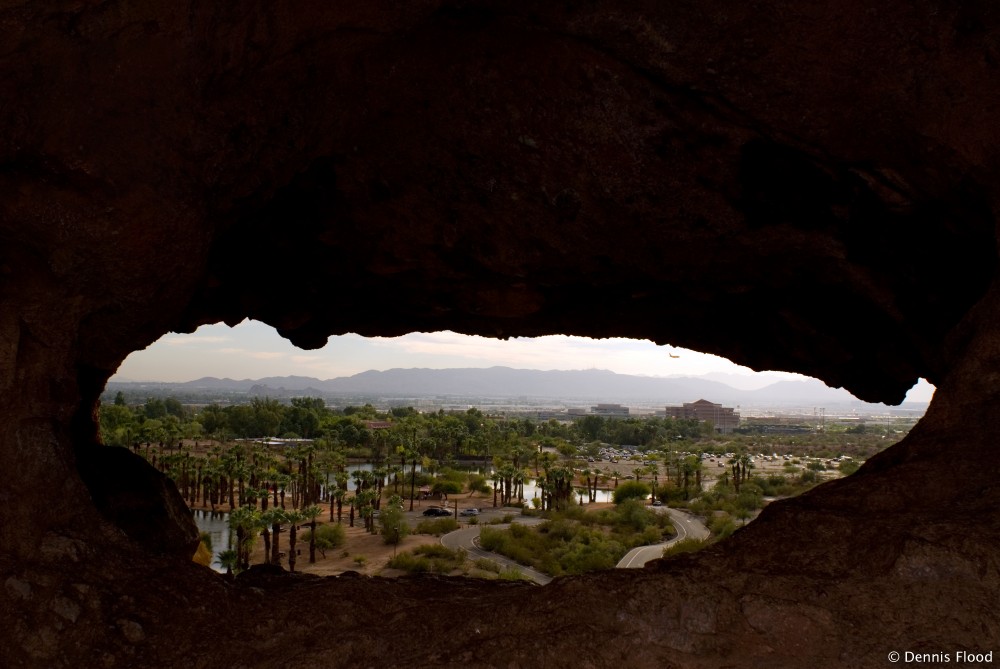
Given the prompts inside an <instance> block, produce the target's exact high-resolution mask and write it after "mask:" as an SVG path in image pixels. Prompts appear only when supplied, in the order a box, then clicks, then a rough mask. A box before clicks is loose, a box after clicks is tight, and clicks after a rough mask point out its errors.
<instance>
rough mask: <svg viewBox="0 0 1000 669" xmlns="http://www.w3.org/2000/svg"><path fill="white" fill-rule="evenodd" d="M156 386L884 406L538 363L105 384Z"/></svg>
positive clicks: (815, 393) (839, 393) (775, 386)
mask: <svg viewBox="0 0 1000 669" xmlns="http://www.w3.org/2000/svg"><path fill="white" fill-rule="evenodd" d="M723 378H724V377H723ZM153 386H155V387H156V388H160V389H171V390H174V391H176V392H178V393H180V392H183V393H185V394H211V393H221V392H229V393H247V394H251V395H258V396H271V397H287V396H295V395H299V396H321V397H330V396H338V395H339V396H343V395H350V396H374V397H395V398H410V397H412V398H417V397H465V398H470V397H475V398H483V397H488V398H518V399H531V400H542V399H556V400H563V401H567V402H572V401H579V402H583V401H586V402H621V403H628V402H642V403H646V404H658V405H679V404H683V403H684V402H693V401H695V400H698V399H707V400H710V401H712V402H719V403H721V404H725V405H727V406H735V405H740V406H744V407H834V406H839V407H845V406H852V407H856V408H861V407H864V406H873V407H881V406H882V405H868V404H867V403H865V402H862V401H860V400H858V399H857V398H855V397H854V396H853V395H851V394H850V393H849V392H847V391H846V390H844V389H842V388H830V387H828V386H826V385H825V384H824V383H823V382H821V381H818V380H816V379H809V378H803V379H802V380H797V379H791V380H789V379H785V380H776V381H775V382H773V383H770V384H769V385H766V386H764V387H761V388H757V389H749V388H747V387H746V384H743V387H741V388H736V387H733V385H729V384H727V383H723V382H720V381H717V380H714V379H713V378H710V377H697V376H687V377H646V376H633V375H628V374H618V373H615V372H610V371H607V370H596V369H591V370H574V371H560V370H549V371H542V370H531V369H512V368H510V367H490V368H486V369H482V368H461V369H389V370H386V371H375V370H370V371H367V372H361V373H360V374H355V375H353V376H346V377H339V378H335V379H328V380H325V381H324V380H320V379H316V378H312V377H304V376H277V377H267V378H262V379H243V380H234V379H228V378H225V379H218V378H214V377H204V378H200V379H197V380H194V381H188V382H185V383H144V384H140V383H131V382H129V383H125V382H116V381H112V382H110V383H109V384H108V390H110V391H114V390H118V389H133V390H139V388H140V387H145V388H149V387H153ZM925 406H926V405H925V404H923V403H919V404H918V403H913V405H912V406H911V405H909V404H908V405H906V407H904V408H920V409H922V408H924V407H925Z"/></svg>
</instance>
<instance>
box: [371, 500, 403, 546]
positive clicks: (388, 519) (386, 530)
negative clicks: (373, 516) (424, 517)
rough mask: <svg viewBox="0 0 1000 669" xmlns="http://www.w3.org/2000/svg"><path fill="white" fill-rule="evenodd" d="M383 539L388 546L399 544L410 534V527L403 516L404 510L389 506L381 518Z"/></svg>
mask: <svg viewBox="0 0 1000 669" xmlns="http://www.w3.org/2000/svg"><path fill="white" fill-rule="evenodd" d="M378 520H379V524H380V525H381V526H382V527H381V530H380V532H381V534H382V539H383V540H384V541H385V543H387V544H398V543H399V542H400V541H402V540H403V539H405V538H406V536H407V535H409V533H410V526H409V525H408V524H407V522H406V517H405V516H404V515H403V509H402V508H400V507H398V506H393V505H391V504H390V505H389V507H388V508H386V509H384V510H383V511H382V514H381V515H380V516H379V519H378Z"/></svg>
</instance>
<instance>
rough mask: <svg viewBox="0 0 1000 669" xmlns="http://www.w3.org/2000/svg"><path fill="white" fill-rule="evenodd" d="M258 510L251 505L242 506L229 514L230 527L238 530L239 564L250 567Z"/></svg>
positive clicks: (237, 548)
mask: <svg viewBox="0 0 1000 669" xmlns="http://www.w3.org/2000/svg"><path fill="white" fill-rule="evenodd" d="M257 516H258V514H257V512H256V511H255V510H253V509H251V508H250V507H247V506H244V507H240V508H238V509H236V510H234V511H232V512H231V513H230V514H229V527H230V529H231V530H233V529H235V530H236V551H237V554H238V555H237V566H238V567H239V568H240V569H249V568H250V548H251V547H252V546H253V540H254V537H255V530H256V529H257V519H258V518H257Z"/></svg>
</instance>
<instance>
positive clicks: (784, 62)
mask: <svg viewBox="0 0 1000 669" xmlns="http://www.w3.org/2000/svg"><path fill="white" fill-rule="evenodd" d="M997 13H998V10H997V9H995V8H994V5H993V3H990V2H985V1H983V2H964V3H950V2H944V1H943V0H940V1H932V0H925V1H922V2H915V3H909V4H908V5H907V6H905V7H903V6H899V3H890V2H886V1H878V0H876V1H875V2H865V3H861V2H855V1H854V0H847V1H846V2H838V3H813V4H811V5H810V6H808V7H805V6H803V5H802V3H797V2H791V1H788V2H782V1H779V0H773V1H770V2H756V3H743V4H739V5H737V4H734V3H728V2H722V1H719V2H715V1H709V2H705V1H701V2H671V3H662V2H653V1H652V0H650V1H648V2H643V1H640V0H636V1H634V2H626V1H620V2H612V1H610V0H606V1H602V0H593V1H590V2H566V3H543V4H542V5H541V6H538V7H527V6H524V3H515V2H510V1H509V0H507V1H503V0H496V1H494V2H490V1H486V0H484V1H481V2H476V1H468V2H459V1H455V2H443V1H441V0H425V1H423V2H417V1H414V2H407V3H400V2H389V1H385V2H379V1H377V0H365V1H364V2H360V1H359V2H338V3H327V2H295V3H290V2H273V1H269V2H247V3H243V4H241V5H239V6H233V7H230V8H215V7H208V6H205V4H204V3H191V4H190V6H188V7H185V8H181V7H180V6H178V5H176V3H175V4H168V3H164V2H158V1H155V0H136V1H134V2H130V3H120V2H111V1H104V2H102V1H96V2H80V1H70V0H65V1H63V2H56V3H48V4H46V5H45V6H42V5H39V4H37V3H17V2H13V3H6V4H4V5H3V6H2V7H0V44H3V45H4V48H3V49H2V52H0V100H2V101H3V102H2V109H3V112H2V113H0V304H2V308H0V416H2V417H3V421H2V422H0V471H4V472H6V473H7V476H6V477H5V480H4V485H3V486H0V580H3V581H4V589H3V590H2V591H0V597H3V598H5V599H4V605H3V606H0V629H2V630H4V632H2V634H3V635H5V637H6V639H5V643H3V644H0V663H2V664H3V665H4V666H12V667H17V666H45V667H53V666H109V667H111V666H142V667H153V666H165V667H166V666H177V665H190V666H218V665H220V664H230V665H232V666H246V667H257V666H259V667H269V666H274V665H275V664H276V663H278V662H281V663H285V662H290V661H294V662H295V663H296V664H298V665H300V666H304V667H308V666H319V665H321V664H322V665H323V666H328V665H329V664H330V663H331V661H333V662H334V663H336V664H338V666H339V664H341V663H342V664H345V665H346V664H348V663H351V664H357V665H358V666H367V665H368V664H376V663H377V664H382V665H394V664H402V663H404V659H403V658H405V663H407V664H413V663H422V664H425V665H430V666H458V665H463V666H466V665H468V664H470V663H476V664H479V665H483V666H524V665H527V664H529V663H531V664H537V665H539V666H568V665H573V666H602V667H603V666H608V665H610V664H612V663H622V662H628V663H630V664H632V665H634V666H657V667H663V666H683V667H699V666H706V667H715V666H723V665H725V666H788V667H795V666H804V665H809V666H817V667H825V666H829V667H835V666H876V665H878V666H884V665H883V662H884V661H885V660H884V658H885V655H886V653H888V651H890V650H897V651H900V652H902V651H905V650H924V651H928V652H932V651H937V650H940V651H948V650H951V651H954V650H957V649H980V650H990V649H991V647H990V643H995V640H996V639H998V638H1000V617H998V614H997V613H996V607H995V603H996V601H997V600H998V594H1000V583H998V564H997V558H996V556H995V548H994V547H995V546H996V545H998V542H997V540H998V538H1000V536H998V535H1000V527H998V520H997V515H996V511H995V510H996V508H997V502H998V498H1000V489H998V486H997V484H996V479H997V471H996V466H995V464H994V461H995V456H994V454H993V444H992V430H993V428H994V427H995V426H996V425H997V424H998V419H1000V415H998V407H1000V403H998V401H997V400H998V398H997V393H998V390H997V388H1000V383H997V381H998V379H997V371H996V370H997V369H998V366H997V364H996V363H997V360H996V356H997V351H998V350H1000V346H998V343H1000V342H998V341H997V335H996V334H995V330H996V328H995V325H996V323H997V320H998V316H1000V304H998V297H1000V292H998V287H997V283H996V281H997V243H996V220H995V218H996V211H997V206H998V201H1000V198H998V186H997V184H998V183H1000V180H998V176H1000V174H998V172H1000V160H998V146H1000V143H998V141H997V132H998V130H997V128H998V126H997V124H996V122H995V116H996V111H997V109H998V102H1000V92H998V87H997V86H996V83H995V82H996V74H997V64H998V59H1000V53H998V44H1000V22H998V16H997ZM245 317H253V318H257V319H260V320H263V321H265V322H267V323H270V324H271V325H273V326H275V327H276V328H277V329H278V330H279V332H281V334H282V335H284V336H286V337H288V338H289V339H290V340H291V341H293V342H294V343H296V344H297V345H299V346H303V347H307V348H308V347H317V346H321V345H322V344H323V343H324V342H325V339H326V337H327V336H328V335H330V334H333V333H342V332H348V331H353V332H360V333H362V334H370V335H374V334H381V335H393V334H399V333H403V332H408V331H414V330H441V329H451V330H456V331H460V332H468V333H479V334H484V335H490V336H498V337H507V336H515V335H538V334H545V333H573V334H582V335H591V336H597V337H604V336H633V337H644V338H649V339H652V340H654V341H657V342H660V343H671V344H675V345H681V346H688V347H692V348H697V349H699V350H703V351H709V352H713V353H718V354H720V355H725V356H727V357H729V358H731V359H732V360H734V361H736V362H739V363H742V364H746V365H749V366H752V367H755V368H758V369H764V368H774V369H785V370H790V371H799V372H803V373H807V374H811V375H814V376H817V377H819V378H822V379H823V380H825V381H827V382H828V383H829V384H831V385H836V386H845V387H847V388H848V389H849V390H851V391H852V392H854V393H855V394H856V395H858V396H859V397H861V398H863V399H867V400H881V401H887V402H897V401H899V400H901V399H902V396H903V394H904V392H905V391H906V389H907V388H908V387H909V386H910V385H912V383H913V382H915V380H916V379H917V378H918V377H921V376H922V377H925V378H927V379H929V380H931V381H932V382H933V383H935V384H936V385H937V386H938V393H937V395H936V397H935V401H934V404H933V406H932V408H931V410H930V412H929V413H928V415H927V416H926V417H925V419H924V420H923V421H922V422H921V424H920V425H919V426H918V428H917V429H916V430H914V432H913V433H912V434H911V435H910V436H909V437H908V438H907V439H906V440H905V441H904V442H903V443H901V444H899V445H897V446H896V447H894V448H892V449H890V450H888V451H886V452H885V453H883V454H882V455H881V456H879V457H878V458H875V459H873V460H872V461H871V462H869V463H868V464H867V465H866V466H865V467H864V468H863V469H862V471H861V472H859V473H858V475H856V476H853V477H851V478H850V479H847V480H844V481H842V482H838V483H835V484H829V485H825V486H822V487H821V488H819V489H817V490H816V491H814V492H812V493H810V494H808V495H805V496H803V497H802V498H800V499H796V500H793V501H790V502H787V503H782V504H776V505H774V506H772V507H770V508H769V509H768V510H767V512H766V513H765V514H764V515H763V516H762V518H761V519H760V520H759V521H757V522H755V523H754V524H753V525H752V526H751V527H750V528H748V529H747V530H745V531H741V532H739V533H738V534H737V535H736V536H735V537H733V539H731V540H730V541H727V542H725V543H724V544H722V545H720V546H719V547H717V548H715V549H713V550H712V551H711V552H709V553H706V554H703V555H699V556H697V557H693V558H685V559H680V560H674V561H670V562H666V563H663V564H659V565H657V566H656V567H655V568H651V569H649V570H646V571H645V572H643V573H641V574H638V575H637V574H632V573H629V574H618V573H609V574H597V575H593V576H588V577H586V578H577V579H565V580H558V581H556V583H554V584H552V585H551V586H546V587H545V588H540V589H539V588H531V587H528V586H502V585H496V584H481V583H471V582H464V581H463V582H452V581H447V580H435V579H426V580H417V581H404V582H385V581H381V580H378V579H373V580H358V579H345V578H341V579H328V580H323V581H317V580H312V579H290V578H283V579H281V578H279V579H275V578H265V577H260V582H256V583H244V584H242V585H232V584H228V583H225V582H222V581H220V580H219V579H217V578H215V577H214V576H213V575H211V574H205V573H203V572H202V571H201V570H199V569H198V568H197V567H195V566H193V565H188V564H185V563H184V562H183V561H182V560H179V559H178V558H177V557H175V556H174V555H175V554H176V553H178V552H183V550H184V549H185V547H186V546H187V545H188V542H190V534H189V532H188V531H187V530H185V528H183V527H181V528H175V529H176V533H175V534H173V535H172V538H168V537H170V536H171V535H170V533H169V532H167V531H166V530H165V531H164V533H163V535H162V536H159V539H161V540H162V541H159V542H158V541H157V540H156V539H157V537H142V536H138V535H137V534H136V532H135V531H134V526H133V525H130V523H129V522H128V521H127V518H126V517H127V516H128V515H129V514H128V513H127V511H128V509H127V508H126V509H122V508H121V507H120V506H118V507H116V504H115V503H112V502H111V501H110V500H119V501H120V500H126V502H124V503H125V505H126V507H128V506H130V505H131V504H132V502H128V501H127V500H128V499H129V498H128V495H129V494H131V492H129V491H128V490H127V486H124V487H123V486H118V485H116V484H115V483H114V482H113V481H109V480H108V478H109V477H103V478H102V477H100V476H96V477H95V476H94V475H93V472H95V471H101V472H103V471H106V469H105V468H104V467H103V466H101V465H100V464H99V463H100V462H101V458H103V457H104V454H103V453H101V452H100V446H98V445H97V444H96V428H95V424H94V417H93V414H94V409H95V403H96V398H97V396H98V394H99V393H100V391H101V389H102V388H103V385H104V383H105V381H106V379H107V378H108V376H109V375H110V374H111V373H113V372H114V370H115V369H116V368H117V366H118V364H119V363H120V362H121V360H123V359H124V357H125V356H126V355H128V353H130V352H131V351H133V350H136V349H139V348H142V347H144V346H146V345H148V344H149V343H151V342H152V341H154V340H155V339H156V338H158V337H159V336H160V335H161V334H163V333H165V332H167V331H170V330H174V331H190V330H192V329H194V328H195V327H197V326H198V325H200V324H203V323H209V322H218V321H220V320H224V321H226V322H229V323H235V322H238V321H240V320H242V319H243V318H245ZM120 465H121V467H122V470H123V471H132V470H131V469H130V467H131V465H130V464H129V463H120ZM85 479H86V481H87V482H86V483H85V482H84V480H85ZM88 486H89V487H88ZM158 486H159V483H157V482H155V481H153V480H149V482H148V491H149V496H148V499H145V500H136V501H135V505H136V506H140V507H142V506H146V507H147V508H163V509H169V508H170V504H169V501H167V500H169V499H170V497H171V493H170V491H168V490H167V491H162V492H156V491H157V490H158V489H159V488H158ZM145 487H146V486H145V485H144V486H142V487H141V488H140V489H143V488H145ZM150 504H152V507H149V506H148V505H150ZM112 508H118V509H119V511H118V512H112V511H111V509H112ZM133 515H134V514H133ZM169 516H170V513H169V511H167V512H166V513H165V514H164V515H163V517H165V518H168V519H169ZM167 522H168V524H169V521H167ZM130 527H132V530H131V531H130V529H129V528H130ZM189 529H190V528H188V530H189ZM172 556H174V557H172ZM303 597H307V598H313V599H314V601H315V602H316V605H315V606H310V607H309V611H308V614H307V613H306V612H304V611H303V610H302V608H301V605H300V604H297V603H296V602H301V600H302V598H303ZM330 602H340V603H341V604H340V605H338V606H332V605H330V604H329V603H330ZM428 639H433V642H432V643H430V644H428V643H427V640H428ZM994 650H997V651H998V652H1000V648H996V649H994ZM331 657H335V658H336V659H335V660H331V659H330V658H331Z"/></svg>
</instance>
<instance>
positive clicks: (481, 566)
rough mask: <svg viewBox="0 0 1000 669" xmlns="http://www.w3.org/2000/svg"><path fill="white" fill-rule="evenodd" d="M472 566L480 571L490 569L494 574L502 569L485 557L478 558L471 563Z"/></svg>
mask: <svg viewBox="0 0 1000 669" xmlns="http://www.w3.org/2000/svg"><path fill="white" fill-rule="evenodd" d="M473 566H474V567H475V568H476V569H478V570H480V571H491V572H493V573H494V574H499V573H500V572H501V571H502V569H501V567H500V565H498V564H497V563H496V562H494V561H493V560H489V559H487V558H479V559H478V560H476V561H475V562H474V563H473Z"/></svg>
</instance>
